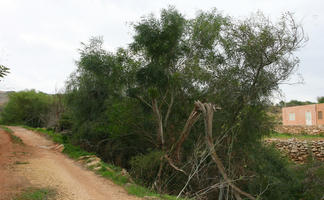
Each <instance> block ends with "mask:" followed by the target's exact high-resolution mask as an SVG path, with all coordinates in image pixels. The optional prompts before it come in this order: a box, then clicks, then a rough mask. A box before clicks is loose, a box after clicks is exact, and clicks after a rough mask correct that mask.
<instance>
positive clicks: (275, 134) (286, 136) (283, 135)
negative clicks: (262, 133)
mask: <svg viewBox="0 0 324 200" xmlns="http://www.w3.org/2000/svg"><path fill="white" fill-rule="evenodd" d="M268 137H269V138H280V139H290V138H296V139H305V140H307V139H309V140H311V139H324V135H323V134H319V135H307V134H291V133H278V132H272V133H271V134H270V136H268Z"/></svg>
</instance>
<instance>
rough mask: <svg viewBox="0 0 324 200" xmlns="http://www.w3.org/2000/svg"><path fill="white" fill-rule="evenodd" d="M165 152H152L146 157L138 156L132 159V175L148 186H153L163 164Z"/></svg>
mask: <svg viewBox="0 0 324 200" xmlns="http://www.w3.org/2000/svg"><path fill="white" fill-rule="evenodd" d="M162 155H163V152H161V151H152V152H150V153H148V154H145V155H138V156H135V157H133V158H132V159H131V161H130V165H131V175H132V176H133V177H134V178H136V179H137V180H141V181H143V183H144V184H145V185H146V186H149V185H150V184H152V183H153V182H154V180H155V177H156V174H157V172H158V170H159V166H160V163H161V156H162Z"/></svg>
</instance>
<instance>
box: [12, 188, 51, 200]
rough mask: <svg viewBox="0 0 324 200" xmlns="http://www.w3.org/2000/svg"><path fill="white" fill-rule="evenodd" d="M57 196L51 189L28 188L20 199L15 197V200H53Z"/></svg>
mask: <svg viewBox="0 0 324 200" xmlns="http://www.w3.org/2000/svg"><path fill="white" fill-rule="evenodd" d="M55 195H56V191H55V190H53V189H49V188H40V189H37V188H28V189H25V191H24V192H23V193H22V194H20V195H19V196H18V197H15V198H14V200H50V199H53V198H54V197H55Z"/></svg>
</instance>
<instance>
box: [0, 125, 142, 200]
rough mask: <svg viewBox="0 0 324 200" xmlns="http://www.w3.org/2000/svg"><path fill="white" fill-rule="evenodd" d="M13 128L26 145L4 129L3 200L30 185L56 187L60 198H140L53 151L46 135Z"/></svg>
mask: <svg viewBox="0 0 324 200" xmlns="http://www.w3.org/2000/svg"><path fill="white" fill-rule="evenodd" d="M10 128H11V129H12V130H13V131H14V134H15V135H17V136H18V137H20V138H21V139H22V140H23V142H24V143H25V145H17V144H12V143H11V141H10V138H9V137H8V135H7V134H6V133H4V132H0V200H5V199H10V195H13V194H15V193H17V192H19V191H20V190H21V189H23V188H25V187H30V186H33V187H42V188H44V187H49V188H54V189H55V190H56V191H57V193H58V194H57V199H59V200H61V199H62V200H108V199H112V200H113V199H118V200H124V199H125V200H126V199H127V200H128V199H130V200H132V199H139V198H137V197H134V196H130V195H128V194H127V193H126V191H125V190H124V189H123V188H122V187H120V186H117V185H115V184H114V183H112V182H111V181H109V180H107V179H104V178H102V177H99V176H97V175H96V174H94V173H93V172H92V171H89V170H86V169H84V168H83V167H82V166H80V165H79V164H78V163H76V162H75V161H73V160H71V159H69V158H67V157H66V156H65V155H63V154H62V153H59V152H56V151H54V150H51V149H50V148H51V147H52V146H53V145H54V144H53V143H52V142H51V141H49V140H47V139H46V138H45V137H43V136H40V135H38V134H36V133H34V132H32V131H28V130H26V129H23V128H20V127H10ZM13 152H14V153H13ZM17 161H19V162H27V164H17Z"/></svg>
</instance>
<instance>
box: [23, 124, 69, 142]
mask: <svg viewBox="0 0 324 200" xmlns="http://www.w3.org/2000/svg"><path fill="white" fill-rule="evenodd" d="M21 127H23V128H25V129H28V130H31V131H36V132H39V133H43V134H45V135H46V136H47V137H50V138H51V140H53V141H54V142H56V143H60V144H63V143H64V137H63V136H62V134H59V133H55V132H54V131H52V130H47V129H45V128H32V127H29V126H21Z"/></svg>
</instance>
